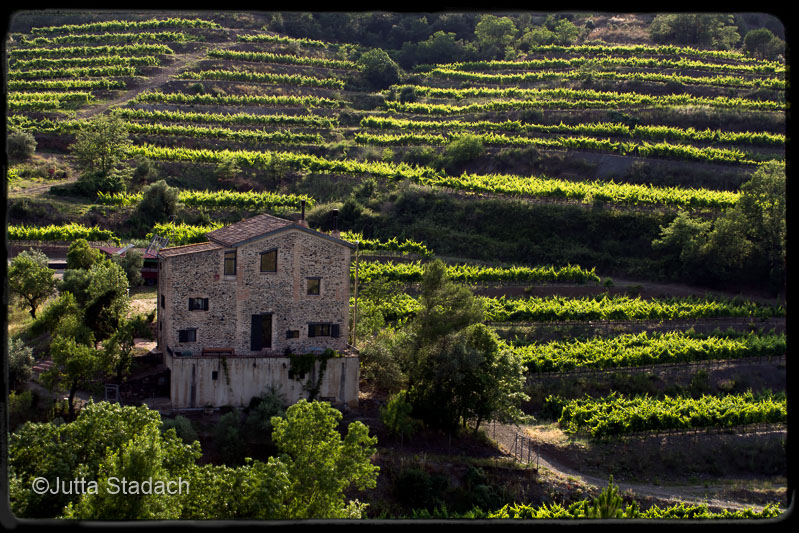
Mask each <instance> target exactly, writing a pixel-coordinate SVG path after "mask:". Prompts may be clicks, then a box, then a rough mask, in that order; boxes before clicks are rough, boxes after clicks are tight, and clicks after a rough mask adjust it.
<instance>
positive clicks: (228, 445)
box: [214, 410, 244, 465]
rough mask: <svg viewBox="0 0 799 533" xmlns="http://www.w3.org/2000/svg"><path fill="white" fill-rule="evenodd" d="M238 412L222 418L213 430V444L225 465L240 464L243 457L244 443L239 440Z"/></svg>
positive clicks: (232, 412)
mask: <svg viewBox="0 0 799 533" xmlns="http://www.w3.org/2000/svg"><path fill="white" fill-rule="evenodd" d="M239 418H240V416H239V413H238V411H235V410H234V411H231V412H229V413H227V414H225V415H223V416H222V418H220V419H219V422H218V423H217V424H216V427H215V428H214V442H215V443H216V446H217V448H218V449H219V454H220V455H221V456H222V460H223V461H224V462H225V464H227V465H232V464H239V463H241V461H242V459H243V455H244V442H243V440H242V438H241V430H240V427H239Z"/></svg>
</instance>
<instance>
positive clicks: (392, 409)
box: [380, 391, 421, 440]
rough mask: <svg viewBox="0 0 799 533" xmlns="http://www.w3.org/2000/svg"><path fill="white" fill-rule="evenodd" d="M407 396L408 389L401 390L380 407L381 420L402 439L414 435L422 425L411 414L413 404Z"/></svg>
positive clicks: (391, 432)
mask: <svg viewBox="0 0 799 533" xmlns="http://www.w3.org/2000/svg"><path fill="white" fill-rule="evenodd" d="M407 396H408V394H407V392H406V391H400V392H398V393H396V394H394V395H393V396H391V398H389V400H388V402H387V403H386V405H385V406H384V407H381V408H380V420H381V421H382V422H383V424H384V425H385V426H386V428H387V429H388V431H389V433H390V434H392V435H395V436H398V437H400V439H401V440H404V439H405V437H406V436H407V437H411V436H413V434H414V433H416V431H417V430H418V429H419V428H420V426H421V421H420V420H417V419H415V418H413V417H412V416H411V412H412V411H413V405H411V404H410V402H408V399H407Z"/></svg>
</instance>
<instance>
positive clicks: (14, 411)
mask: <svg viewBox="0 0 799 533" xmlns="http://www.w3.org/2000/svg"><path fill="white" fill-rule="evenodd" d="M34 401H35V399H34V394H33V391H30V390H26V391H23V392H19V393H17V392H16V391H13V390H12V391H9V393H8V404H7V405H8V411H7V414H8V429H9V432H13V431H16V429H17V428H18V427H19V426H20V425H21V424H24V423H25V422H27V421H28V420H31V419H32V418H33V417H34V416H35V411H34V409H33V406H34Z"/></svg>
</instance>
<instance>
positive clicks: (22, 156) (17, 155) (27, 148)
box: [6, 131, 36, 161]
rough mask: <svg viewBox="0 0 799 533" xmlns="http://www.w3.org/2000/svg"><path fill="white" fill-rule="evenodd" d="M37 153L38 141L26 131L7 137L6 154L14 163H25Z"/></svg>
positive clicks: (16, 132) (12, 133)
mask: <svg viewBox="0 0 799 533" xmlns="http://www.w3.org/2000/svg"><path fill="white" fill-rule="evenodd" d="M35 152H36V139H35V138H34V137H33V135H31V134H30V133H28V132H26V131H12V132H11V133H9V135H8V137H6V153H7V154H8V158H9V159H10V160H12V161H25V160H27V159H30V158H31V157H32V156H33V154H34V153H35Z"/></svg>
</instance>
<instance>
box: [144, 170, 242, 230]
mask: <svg viewBox="0 0 799 533" xmlns="http://www.w3.org/2000/svg"><path fill="white" fill-rule="evenodd" d="M231 161H232V159H231ZM179 192H180V191H179V189H178V188H177V187H170V186H169V185H168V184H167V182H166V181H165V180H158V181H156V182H155V183H153V184H152V185H148V186H147V187H145V188H144V191H143V192H142V199H141V201H140V202H139V205H138V207H137V208H136V211H137V215H138V216H139V217H140V218H142V219H144V220H146V221H147V223H148V224H150V225H152V223H153V222H165V221H167V220H169V217H170V216H172V215H174V214H175V213H176V212H177V209H178V193H179Z"/></svg>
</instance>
